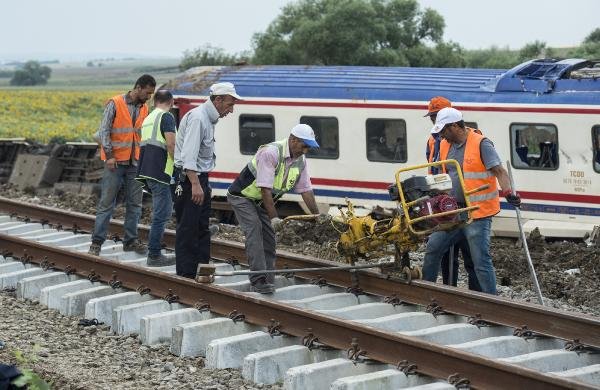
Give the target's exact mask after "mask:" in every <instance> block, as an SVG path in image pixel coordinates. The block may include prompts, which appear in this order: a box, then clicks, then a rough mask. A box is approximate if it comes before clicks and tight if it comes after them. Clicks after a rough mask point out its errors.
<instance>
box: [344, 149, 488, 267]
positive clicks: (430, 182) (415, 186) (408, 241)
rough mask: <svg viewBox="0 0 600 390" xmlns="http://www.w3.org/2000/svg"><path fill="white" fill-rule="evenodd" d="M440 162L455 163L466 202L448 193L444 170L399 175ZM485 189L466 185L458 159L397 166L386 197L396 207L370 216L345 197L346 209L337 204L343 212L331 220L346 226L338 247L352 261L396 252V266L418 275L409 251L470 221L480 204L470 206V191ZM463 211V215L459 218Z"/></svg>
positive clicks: (450, 183)
mask: <svg viewBox="0 0 600 390" xmlns="http://www.w3.org/2000/svg"><path fill="white" fill-rule="evenodd" d="M443 164H454V165H455V167H456V170H457V171H458V177H459V182H460V185H461V187H462V190H463V192H464V194H465V203H466V204H465V205H464V207H460V206H459V204H458V202H457V201H456V199H455V198H453V197H452V196H450V195H449V193H450V191H451V190H452V181H451V179H450V176H449V175H448V174H445V173H442V174H438V175H426V176H412V177H409V178H407V179H405V180H402V181H401V180H400V176H401V174H402V173H404V172H407V171H413V170H417V169H423V168H428V167H430V166H440V165H443ZM485 188H487V187H486V186H483V187H480V188H476V189H472V190H467V189H465V185H464V181H463V176H462V171H461V168H460V165H459V164H458V162H457V161H456V160H444V161H439V162H435V163H429V164H423V165H417V166H411V167H407V168H402V169H399V170H398V171H397V172H396V184H395V185H391V186H390V187H389V193H390V198H391V199H392V200H395V201H397V202H398V206H397V207H396V209H394V210H391V211H385V210H383V209H377V210H374V211H372V212H370V213H369V214H368V215H365V216H356V215H355V211H354V207H353V205H352V203H351V202H350V201H349V200H346V202H347V205H348V208H347V210H346V211H343V210H342V209H341V208H340V212H341V216H340V217H338V218H335V219H334V221H335V222H337V223H342V224H343V226H344V227H345V231H340V233H341V235H340V239H339V241H338V243H337V250H338V252H339V253H340V254H341V255H342V256H345V257H346V259H347V260H348V262H349V263H351V264H354V262H355V261H356V260H358V259H370V258H376V257H382V256H386V255H394V257H395V261H396V269H397V270H398V271H401V273H402V274H403V275H404V276H405V277H406V278H408V279H412V278H420V276H421V272H420V269H418V268H416V267H414V268H413V267H411V265H410V260H409V257H408V253H409V251H414V250H415V249H417V247H418V246H419V244H420V243H421V242H422V241H423V238H424V237H425V236H427V235H429V234H431V233H433V232H435V231H440V230H449V229H452V228H454V227H457V226H458V225H461V224H467V223H470V222H471V220H472V219H471V212H472V211H473V210H475V209H477V208H478V206H471V204H470V201H469V196H468V195H471V194H473V193H475V192H478V191H481V190H484V189H485ZM461 213H464V214H466V216H467V217H466V218H459V214H461ZM464 214H463V215H464Z"/></svg>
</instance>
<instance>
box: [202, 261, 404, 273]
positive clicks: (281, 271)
mask: <svg viewBox="0 0 600 390" xmlns="http://www.w3.org/2000/svg"><path fill="white" fill-rule="evenodd" d="M395 264H396V263H395V262H393V261H390V262H386V263H377V264H362V265H347V266H339V267H313V268H289V269H285V268H284V269H268V270H262V271H225V272H215V273H214V274H213V275H214V276H233V275H260V274H289V273H290V272H320V271H343V270H356V269H366V268H377V267H386V266H394V265H395Z"/></svg>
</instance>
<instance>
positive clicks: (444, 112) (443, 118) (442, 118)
mask: <svg viewBox="0 0 600 390" xmlns="http://www.w3.org/2000/svg"><path fill="white" fill-rule="evenodd" d="M462 119H463V116H462V114H461V112H460V111H458V110H457V109H456V108H452V107H446V108H442V109H441V110H440V111H439V112H438V113H437V117H436V118H435V125H434V126H433V128H432V129H431V134H437V133H439V132H440V131H442V129H443V128H444V126H446V125H448V124H450V123H456V122H459V121H462Z"/></svg>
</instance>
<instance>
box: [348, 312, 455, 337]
mask: <svg viewBox="0 0 600 390" xmlns="http://www.w3.org/2000/svg"><path fill="white" fill-rule="evenodd" d="M464 321H465V318H464V317H460V316H453V315H440V316H437V317H436V316H434V315H432V314H430V313H426V312H423V311H420V312H408V313H400V314H392V315H390V316H385V317H380V318H371V319H367V320H357V321H356V322H359V323H361V324H364V325H369V326H372V327H375V328H379V329H385V330H389V331H395V332H400V331H414V330H421V329H425V328H432V327H434V326H439V325H446V324H455V323H458V322H464Z"/></svg>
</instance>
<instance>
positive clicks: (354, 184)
mask: <svg viewBox="0 0 600 390" xmlns="http://www.w3.org/2000/svg"><path fill="white" fill-rule="evenodd" d="M210 176H211V177H214V178H218V179H230V180H233V179H235V178H236V177H237V176H238V174H237V173H233V172H211V173H210ZM311 182H312V184H314V185H321V186H332V187H351V188H359V189H370V190H384V191H387V188H388V186H389V185H390V184H391V182H390V183H382V182H376V181H359V180H340V179H323V178H318V177H313V178H311ZM519 194H520V195H521V197H522V198H523V199H532V200H550V201H556V202H574V203H592V204H600V196H596V195H577V194H557V193H553V192H530V191H519Z"/></svg>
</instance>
